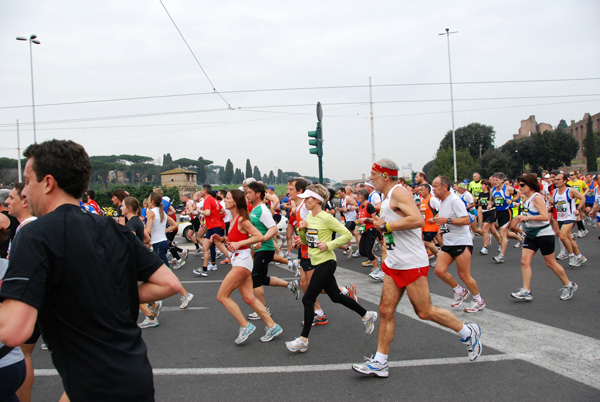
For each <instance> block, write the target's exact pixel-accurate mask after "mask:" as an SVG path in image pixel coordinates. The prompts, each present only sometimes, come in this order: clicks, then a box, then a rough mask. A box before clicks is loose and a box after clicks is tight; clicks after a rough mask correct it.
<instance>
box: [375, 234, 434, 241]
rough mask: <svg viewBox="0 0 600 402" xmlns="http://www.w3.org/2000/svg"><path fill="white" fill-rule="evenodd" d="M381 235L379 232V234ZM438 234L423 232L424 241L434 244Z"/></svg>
mask: <svg viewBox="0 0 600 402" xmlns="http://www.w3.org/2000/svg"><path fill="white" fill-rule="evenodd" d="M377 233H379V232H377ZM436 235H437V232H423V241H426V242H432V241H433V239H435V236H436Z"/></svg>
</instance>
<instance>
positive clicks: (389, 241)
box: [383, 233, 396, 250]
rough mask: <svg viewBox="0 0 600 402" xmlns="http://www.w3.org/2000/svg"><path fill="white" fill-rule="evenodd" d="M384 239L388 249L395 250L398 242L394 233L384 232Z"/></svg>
mask: <svg viewBox="0 0 600 402" xmlns="http://www.w3.org/2000/svg"><path fill="white" fill-rule="evenodd" d="M383 240H384V241H385V245H386V247H387V249H388V250H393V249H394V247H395V246H396V243H394V236H393V235H392V233H386V234H384V235H383Z"/></svg>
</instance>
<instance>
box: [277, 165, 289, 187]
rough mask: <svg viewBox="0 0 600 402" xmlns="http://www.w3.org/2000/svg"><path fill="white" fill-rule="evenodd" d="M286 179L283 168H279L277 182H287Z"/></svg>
mask: <svg viewBox="0 0 600 402" xmlns="http://www.w3.org/2000/svg"><path fill="white" fill-rule="evenodd" d="M286 181H287V180H286V179H285V177H283V170H281V169H277V184H286Z"/></svg>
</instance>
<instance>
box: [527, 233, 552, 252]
mask: <svg viewBox="0 0 600 402" xmlns="http://www.w3.org/2000/svg"><path fill="white" fill-rule="evenodd" d="M523 248H528V249H529V250H533V251H534V252H535V251H538V249H539V250H540V252H541V253H542V255H549V254H552V253H554V235H548V236H538V237H529V236H525V241H524V242H523Z"/></svg>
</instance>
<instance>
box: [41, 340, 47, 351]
mask: <svg viewBox="0 0 600 402" xmlns="http://www.w3.org/2000/svg"><path fill="white" fill-rule="evenodd" d="M40 349H42V350H48V345H46V343H45V342H42V344H41V345H40Z"/></svg>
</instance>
